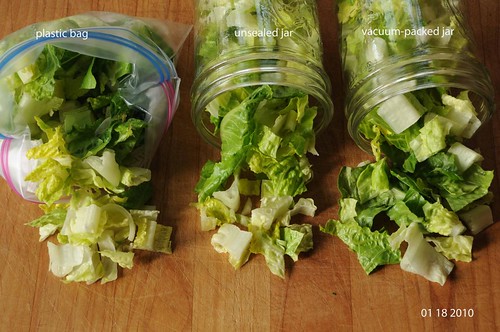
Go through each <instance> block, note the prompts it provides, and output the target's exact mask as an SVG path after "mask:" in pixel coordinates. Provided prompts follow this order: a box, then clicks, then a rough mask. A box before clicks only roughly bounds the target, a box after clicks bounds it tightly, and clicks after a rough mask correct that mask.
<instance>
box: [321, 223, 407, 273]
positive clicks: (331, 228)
mask: <svg viewBox="0 0 500 332" xmlns="http://www.w3.org/2000/svg"><path fill="white" fill-rule="evenodd" d="M321 230H322V231H323V232H325V233H327V234H331V235H336V236H338V237H339V238H340V239H341V240H342V241H343V242H344V243H345V244H347V246H348V247H349V248H350V249H351V250H352V251H354V252H355V253H356V254H357V256H358V260H359V263H360V264H361V266H362V267H363V269H364V270H365V272H366V273H367V274H369V273H371V272H372V271H373V270H374V269H375V268H376V267H377V266H379V265H386V264H397V263H399V262H400V260H401V252H400V251H399V249H394V248H392V246H391V244H390V241H389V235H388V234H387V233H386V232H378V231H372V230H371V229H370V228H368V227H362V226H360V225H359V224H358V223H357V222H356V221H355V220H354V219H351V220H349V221H346V222H340V221H335V220H329V221H328V222H327V223H326V225H325V226H324V227H322V228H321Z"/></svg>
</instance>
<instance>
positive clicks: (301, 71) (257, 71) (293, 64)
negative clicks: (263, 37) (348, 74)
mask: <svg viewBox="0 0 500 332" xmlns="http://www.w3.org/2000/svg"><path fill="white" fill-rule="evenodd" d="M252 51H253V52H251V53H245V54H241V55H239V56H236V54H234V53H233V54H228V55H226V56H225V57H224V58H223V59H222V60H221V59H218V61H217V62H214V63H212V65H211V66H209V67H208V68H207V69H206V70H204V71H202V72H201V73H199V75H198V77H196V78H195V80H194V82H193V86H192V90H191V101H192V109H191V117H192V120H193V122H194V125H195V127H196V128H197V130H198V132H199V134H200V135H201V136H202V137H203V138H204V139H205V140H206V141H207V142H208V143H210V144H212V145H214V146H217V147H220V137H219V135H218V134H217V133H214V126H213V125H212V123H211V122H210V113H209V112H207V111H205V109H206V108H207V106H208V105H209V104H210V103H211V102H212V101H214V100H215V99H216V98H217V97H219V96H221V95H223V94H225V93H231V91H234V90H236V89H238V88H245V87H259V86H262V85H270V86H283V87H290V88H294V89H297V90H299V91H302V92H303V93H305V94H307V95H309V96H310V97H312V100H310V104H311V105H313V106H317V107H318V114H317V116H316V119H315V123H314V129H315V132H316V133H319V132H320V131H321V130H323V129H324V128H325V127H326V126H327V125H328V123H329V122H330V121H331V119H332V116H333V102H332V100H331V97H330V95H331V84H330V79H329V78H328V75H327V74H326V72H325V71H324V69H323V68H322V67H321V66H319V65H316V64H315V63H313V62H311V61H310V60H306V59H300V58H298V57H297V54H292V53H291V52H286V51H284V52H283V51H282V50H281V51H280V52H276V51H272V50H270V49H268V48H260V49H258V50H257V51H258V52H255V51H256V50H252Z"/></svg>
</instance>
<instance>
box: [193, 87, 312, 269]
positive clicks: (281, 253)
mask: <svg viewBox="0 0 500 332" xmlns="http://www.w3.org/2000/svg"><path fill="white" fill-rule="evenodd" d="M230 94H234V95H235V96H234V97H232V98H229V99H230V100H233V101H235V100H238V102H231V103H229V101H228V100H227V97H223V96H221V97H218V99H220V100H219V102H220V103H219V110H218V111H217V112H215V111H214V110H213V109H210V110H209V111H210V113H211V115H212V116H213V117H215V116H217V117H219V118H220V119H219V120H218V121H217V122H218V123H219V124H220V125H219V127H218V131H219V134H220V137H221V142H222V145H221V160H220V161H219V162H217V163H216V162H213V161H208V162H207V163H206V164H205V166H204V167H203V169H202V172H201V176H200V180H199V182H198V184H197V186H196V188H195V190H196V192H197V193H198V202H197V203H195V204H194V206H195V207H196V208H197V209H198V210H199V212H200V219H201V229H202V230H213V229H216V228H217V227H220V228H219V231H218V233H217V234H216V235H214V237H213V238H212V244H214V246H215V247H216V250H217V251H219V252H229V254H230V255H229V257H230V262H231V264H232V265H233V266H234V267H235V268H239V267H241V265H243V264H244V263H245V262H246V259H247V258H246V256H245V257H244V258H245V259H242V257H243V256H241V252H238V251H236V252H237V253H238V254H235V253H233V254H231V250H232V251H234V250H236V249H234V248H233V249H227V248H226V247H227V246H226V242H224V241H225V240H224V239H226V238H231V236H233V235H231V234H233V233H234V234H238V232H240V231H238V232H236V231H237V230H239V229H240V227H241V228H242V229H247V230H248V232H249V234H251V245H250V253H257V254H262V255H264V256H265V258H266V263H267V265H268V266H269V268H270V270H271V272H272V273H274V274H276V275H278V276H280V277H284V275H285V272H284V266H285V263H284V262H285V260H284V259H285V258H284V257H285V255H288V256H290V257H291V258H292V259H293V260H297V259H298V255H299V253H301V252H304V251H307V250H309V249H311V248H312V231H311V227H310V225H309V226H307V225H306V224H305V225H300V227H299V226H297V225H295V224H291V223H290V222H291V219H292V217H293V216H295V215H297V214H303V215H308V216H313V215H314V213H315V211H316V206H315V205H314V201H313V200H312V199H306V198H300V199H299V200H298V201H296V202H295V201H294V197H295V196H297V195H299V194H301V193H303V192H305V191H306V183H307V182H308V181H309V180H310V179H311V177H312V170H311V165H310V163H309V161H308V160H307V158H306V154H307V153H315V149H314V130H313V120H314V117H315V116H316V108H315V107H310V106H309V103H308V97H307V95H304V94H302V93H300V92H298V91H296V90H293V89H291V88H286V89H285V88H283V87H273V86H267V85H262V86H260V87H256V88H241V89H236V90H234V91H232V92H230ZM222 106H225V108H222ZM229 106H231V107H232V108H229ZM231 179H232V180H231ZM230 181H231V182H230ZM255 196H257V197H259V198H260V199H259V200H258V201H260V204H258V205H257V206H254V204H252V199H254V201H255V202H257V199H256V198H254V197H255ZM223 227H224V230H223V231H221V230H222V229H223ZM241 232H247V231H246V230H241ZM243 234H246V233H243ZM234 236H236V235H234Z"/></svg>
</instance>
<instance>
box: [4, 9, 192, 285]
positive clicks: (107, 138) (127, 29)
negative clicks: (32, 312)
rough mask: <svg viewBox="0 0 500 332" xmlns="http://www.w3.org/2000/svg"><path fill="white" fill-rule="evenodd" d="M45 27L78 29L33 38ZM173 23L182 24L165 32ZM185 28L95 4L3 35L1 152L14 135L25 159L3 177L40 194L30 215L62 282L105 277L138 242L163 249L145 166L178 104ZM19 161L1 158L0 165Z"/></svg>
mask: <svg viewBox="0 0 500 332" xmlns="http://www.w3.org/2000/svg"><path fill="white" fill-rule="evenodd" d="M42 28H43V29H50V28H57V29H62V30H65V29H76V30H78V31H84V32H85V33H86V34H85V35H86V38H84V39H79V38H69V37H68V38H62V37H61V38H57V37H54V38H52V37H50V38H49V37H47V38H36V39H35V31H37V29H42ZM171 28H175V29H174V31H175V34H181V33H182V34H184V36H181V35H178V36H177V35H176V36H172V35H170V34H169V35H168V36H167V35H166V34H165V33H166V30H169V29H171ZM189 30H190V28H189V27H188V26H183V25H182V26H181V25H179V26H177V24H176V23H172V22H163V21H155V20H151V19H135V18H132V17H128V16H124V15H120V14H115V13H107V12H92V13H86V14H81V15H77V16H71V17H67V18H63V19H60V20H56V21H51V22H41V23H35V24H34V25H32V26H29V27H26V28H25V29H22V30H19V31H16V32H14V33H13V34H11V35H9V36H7V37H6V38H5V39H4V40H2V41H1V43H0V69H1V70H2V77H1V78H0V94H2V96H3V97H5V98H2V101H1V102H0V111H1V112H2V114H3V116H2V120H1V121H0V127H1V132H2V133H3V134H4V135H9V138H5V140H4V141H3V143H2V144H3V145H2V153H3V155H2V157H6V156H7V157H8V156H10V157H12V154H10V153H9V155H6V154H5V153H4V152H5V151H4V150H6V151H7V152H8V151H9V148H10V147H11V146H14V144H12V145H11V144H10V143H11V142H20V141H21V142H22V147H23V149H24V148H28V149H27V153H26V155H22V154H19V155H17V154H16V155H15V156H20V157H21V159H26V164H27V165H28V166H29V167H28V168H27V169H25V170H24V169H23V172H24V173H27V175H26V176H25V175H23V176H21V177H19V181H20V182H21V185H22V187H19V186H16V185H15V184H14V185H13V182H12V181H10V180H9V174H7V176H6V180H7V182H8V183H9V185H11V187H12V189H14V190H15V191H17V192H18V193H19V194H20V195H21V196H22V197H23V198H25V199H28V200H31V201H35V202H39V203H41V204H40V207H41V209H42V210H43V211H44V215H43V216H42V217H40V218H38V219H36V220H34V221H32V222H30V223H29V225H31V226H33V227H37V228H39V232H40V241H42V240H45V239H47V238H49V237H50V236H52V235H55V234H57V241H58V242H59V243H58V244H56V243H54V242H51V241H49V242H47V246H48V252H49V258H50V267H49V269H50V271H51V272H52V273H53V274H54V275H56V276H58V277H61V278H62V280H63V281H64V282H86V283H93V282H96V281H98V280H100V281H101V283H105V282H109V281H113V280H115V279H116V278H117V277H118V271H119V269H118V266H120V267H123V268H129V269H130V268H132V266H133V257H134V250H135V249H141V250H147V251H153V252H162V253H171V242H170V237H171V233H172V228H171V227H169V226H164V225H161V224H159V223H157V218H158V214H159V211H158V210H156V208H155V207H154V206H148V205H147V202H148V201H149V199H150V198H151V195H152V185H151V171H150V170H149V169H148V168H145V167H147V166H148V165H149V163H150V161H151V159H152V157H153V154H154V151H155V149H156V147H157V144H158V143H159V140H160V137H161V135H162V134H163V133H164V131H165V129H166V128H167V127H168V125H169V123H170V121H171V119H172V116H173V114H174V112H175V108H176V106H177V101H178V99H177V98H178V95H177V84H178V83H179V79H178V77H177V74H176V70H175V67H174V64H173V62H172V61H173V60H172V59H173V58H174V56H175V55H176V52H177V51H178V49H179V48H180V46H181V44H182V41H183V40H184V39H183V38H185V37H186V35H187V33H188V32H189ZM170 32H171V31H170ZM173 37H176V38H177V37H178V38H177V39H175V40H174V39H172V40H170V39H171V38H173ZM123 59H125V60H123ZM16 144H17V143H16ZM16 146H17V145H16ZM4 147H7V149H4ZM20 151H21V152H23V151H24V150H20ZM25 157H26V158H25ZM15 161H16V160H10V159H9V158H4V159H2V162H3V164H4V165H3V166H7V168H6V169H7V170H9V169H8V168H9V167H10V166H12V165H11V164H12V163H13V162H15ZM5 164H7V165H5ZM6 169H5V168H4V172H3V173H2V174H3V175H4V176H5V175H6V174H4V173H5V170H6ZM14 171H16V169H14ZM24 176H25V179H24ZM18 188H21V189H22V190H18ZM52 239H53V240H55V239H56V237H53V238H52Z"/></svg>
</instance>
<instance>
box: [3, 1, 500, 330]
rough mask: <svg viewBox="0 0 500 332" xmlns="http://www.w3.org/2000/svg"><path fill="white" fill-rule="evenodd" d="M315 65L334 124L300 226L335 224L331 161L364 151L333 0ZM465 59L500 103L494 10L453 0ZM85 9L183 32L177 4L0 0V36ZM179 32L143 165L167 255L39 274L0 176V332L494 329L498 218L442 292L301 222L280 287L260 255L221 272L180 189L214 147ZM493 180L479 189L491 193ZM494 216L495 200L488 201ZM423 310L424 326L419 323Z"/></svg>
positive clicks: (189, 11) (496, 140) (18, 208)
mask: <svg viewBox="0 0 500 332" xmlns="http://www.w3.org/2000/svg"><path fill="white" fill-rule="evenodd" d="M318 6H319V8H320V21H321V32H322V37H323V42H324V46H325V66H326V69H327V71H328V73H329V75H330V77H331V79H332V82H333V87H334V89H333V99H334V104H335V109H336V111H335V115H334V118H333V121H332V122H331V124H330V126H329V127H328V129H327V130H326V131H324V132H323V133H322V134H321V135H320V137H319V138H318V144H317V149H318V151H319V153H320V156H319V157H314V158H312V159H311V161H312V163H313V165H314V171H315V177H314V179H313V181H312V183H310V184H309V188H310V192H309V195H310V196H311V197H314V199H315V200H316V204H317V205H318V207H319V210H318V214H317V216H316V217H315V218H314V219H312V220H311V222H312V223H313V224H315V225H319V224H324V223H325V222H326V220H327V219H328V218H334V217H336V216H337V204H336V202H337V200H338V198H339V193H338V191H337V189H336V179H337V175H338V172H339V170H340V167H341V166H342V165H351V166H354V165H356V164H357V163H358V162H360V161H362V160H365V159H367V158H368V157H369V156H368V155H367V154H365V153H363V152H361V151H360V150H359V149H358V148H357V147H356V146H355V145H354V143H353V142H352V140H351V139H350V138H349V136H348V134H347V130H346V121H345V119H344V115H343V111H342V109H343V89H342V81H341V78H340V71H339V68H340V60H339V55H338V51H337V49H338V47H337V38H338V37H337V27H336V24H337V22H336V19H335V14H334V13H335V10H334V1H331V0H319V1H318ZM467 7H468V18H469V23H470V26H471V29H472V33H473V35H474V37H475V38H476V42H477V46H478V47H477V54H478V56H479V57H480V59H481V60H482V61H483V62H484V63H485V64H486V66H487V67H488V69H489V70H490V72H491V74H492V79H493V82H494V86H495V87H496V102H497V104H498V105H500V23H499V22H500V2H499V1H498V0H481V1H479V0H469V1H467ZM90 10H103V11H115V12H120V13H125V14H129V15H138V16H147V17H154V18H163V19H170V20H175V21H179V22H183V23H193V3H192V1H187V0H177V1H168V0H163V1H159V0H144V1H129V0H92V1H85V0H81V1H68V0H45V1H27V0H17V1H10V0H0V13H1V15H2V17H1V19H0V38H3V36H5V35H6V34H8V33H10V32H13V31H15V30H17V29H20V28H22V27H24V26H26V25H29V24H31V23H34V22H36V21H41V20H50V19H56V18H60V17H63V16H67V15H72V14H76V13H81V12H85V11H90ZM193 66H194V64H193V35H192V34H191V35H190V36H189V38H188V40H187V42H186V44H185V46H184V48H183V50H182V54H181V57H180V59H179V63H178V71H179V75H180V76H181V77H182V80H183V81H182V87H181V104H180V107H179V109H178V111H177V114H176V116H175V118H174V122H173V125H172V126H171V128H170V129H169V131H168V133H167V134H166V135H165V137H164V138H163V141H162V144H161V146H160V149H159V152H158V153H157V156H156V157H155V160H154V162H153V165H152V169H153V179H154V186H155V193H154V202H153V203H154V204H156V205H157V206H158V207H159V209H160V210H161V215H160V222H161V223H162V224H165V225H171V226H173V227H174V228H175V230H174V236H173V241H174V253H173V254H172V255H156V254H148V253H140V254H138V255H137V256H136V258H135V266H134V268H133V269H132V270H126V271H123V272H122V273H121V274H120V278H119V279H118V280H117V281H115V282H112V283H108V284H106V285H100V284H99V283H96V284H93V285H85V284H64V283H62V282H61V281H60V280H59V279H58V278H56V277H54V276H53V275H52V274H51V273H50V272H49V271H48V255H47V244H46V243H39V242H38V232H37V230H36V229H32V228H30V227H28V226H26V225H25V223H26V222H28V221H30V220H32V219H34V218H36V217H37V216H39V215H41V211H40V210H39V209H38V207H37V206H36V205H34V204H31V203H28V202H26V201H23V200H22V199H21V198H20V197H18V196H17V195H16V194H14V193H13V192H12V191H11V190H10V189H9V188H8V186H7V184H6V183H5V181H3V180H0V217H1V218H0V331H125V330H130V331H190V330H191V331H232V330H238V331H373V330H374V331H395V330H397V331H423V330H428V331H432V330H435V331H495V330H496V331H499V330H500V277H499V272H500V269H499V261H500V239H499V235H500V223H498V222H497V223H496V224H494V225H493V226H491V227H489V228H488V229H487V230H486V231H484V232H483V233H481V234H480V235H478V236H477V238H476V240H475V243H474V251H473V257H474V258H473V261H472V262H471V263H458V264H456V267H455V269H454V271H453V272H452V274H451V276H450V278H449V280H448V281H447V283H446V284H445V285H444V286H439V285H438V284H435V283H431V282H427V281H426V280H424V279H423V278H421V277H418V276H415V275H412V274H409V273H405V272H403V271H401V269H400V268H399V266H389V267H385V268H382V269H380V270H379V271H377V272H376V273H373V274H372V275H371V276H369V277H368V276H366V275H365V273H364V272H363V270H362V269H361V267H360V265H359V264H358V262H357V260H356V257H355V255H354V254H353V253H352V252H350V251H349V250H348V248H347V247H346V246H345V245H343V244H342V243H341V241H340V240H338V239H336V238H333V237H331V236H328V235H325V234H322V233H320V232H319V231H318V228H317V227H315V234H314V236H315V249H314V250H313V251H312V252H310V253H307V254H306V255H303V256H302V259H301V260H299V262H297V263H295V264H293V266H292V265H290V266H287V275H286V278H285V280H282V279H280V278H277V277H275V276H273V275H271V274H270V272H269V271H268V268H267V267H266V265H265V261H264V259H263V258H262V257H254V258H252V259H251V260H250V261H249V262H248V263H247V264H246V265H245V266H244V267H243V268H242V269H241V270H239V271H234V270H233V268H232V267H231V265H230V264H229V263H228V262H227V257H226V256H225V255H221V254H217V253H216V252H215V251H214V250H213V249H212V247H211V245H210V237H211V235H212V233H210V232H202V231H200V229H199V220H198V214H197V211H196V210H195V209H194V208H192V207H190V206H189V203H191V202H194V201H195V200H196V195H195V194H194V192H193V188H194V186H195V184H196V182H197V180H198V174H199V171H200V169H201V167H202V165H203V164H204V163H205V162H206V161H207V160H208V159H217V156H218V151H217V150H216V149H215V148H213V147H211V146H209V145H207V144H206V143H205V142H204V141H202V139H201V138H200V137H199V135H198V134H197V132H196V130H195V128H194V126H193V124H192V121H191V118H190V107H191V105H190V101H189V99H190V98H189V96H190V88H191V84H192V81H193V69H194V68H193ZM499 117H500V113H498V112H497V113H496V114H495V115H494V116H493V118H492V119H491V121H489V122H488V123H487V124H485V125H484V126H483V128H482V129H481V132H480V133H479V134H478V135H477V136H476V138H475V140H474V144H475V146H477V147H479V148H480V149H481V150H482V152H483V155H484V156H485V161H484V164H483V165H484V166H485V167H486V168H488V169H495V171H496V174H500V172H499V171H500V160H497V156H499V157H500V118H499ZM499 181H500V176H498V175H497V177H496V178H495V182H494V184H493V190H494V192H495V195H496V196H497V197H500V192H499V188H500V187H499V184H500V182H499ZM494 217H495V220H498V219H500V204H499V203H498V202H497V203H495V205H494ZM454 308H456V309H469V308H471V309H473V310H474V317H473V318H449V317H447V318H438V317H437V312H436V310H437V309H447V310H448V311H450V309H454ZM422 309H431V310H432V316H433V317H432V318H429V317H427V318H422V317H421V311H422Z"/></svg>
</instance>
